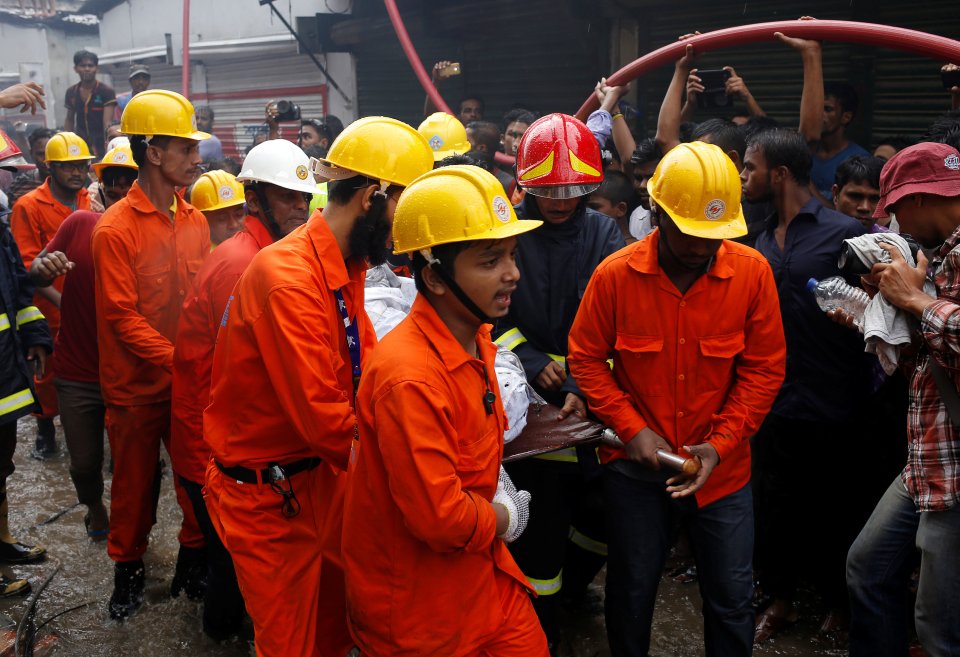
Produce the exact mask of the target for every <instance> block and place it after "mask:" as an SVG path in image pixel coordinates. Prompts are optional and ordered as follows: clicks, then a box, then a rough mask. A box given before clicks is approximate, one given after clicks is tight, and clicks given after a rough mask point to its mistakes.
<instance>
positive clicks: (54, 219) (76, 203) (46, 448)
mask: <svg viewBox="0 0 960 657" xmlns="http://www.w3.org/2000/svg"><path fill="white" fill-rule="evenodd" d="M44 157H45V158H46V161H47V166H48V167H49V169H50V176H49V177H48V178H47V179H46V181H44V183H43V184H42V185H40V187H38V188H36V189H35V190H33V191H32V192H29V193H28V194H24V195H23V196H21V197H20V198H19V199H17V203H16V204H15V205H14V206H13V213H12V214H11V216H10V230H11V231H12V232H13V237H14V239H16V240H17V246H19V247H20V255H22V256H23V266H24V267H25V268H26V269H27V271H29V270H30V263H32V262H33V259H34V258H36V257H37V254H38V253H40V251H41V250H42V249H43V247H45V246H46V245H47V243H48V242H49V241H50V240H51V239H53V236H54V235H55V234H56V232H57V229H58V228H60V224H62V223H63V220H64V219H66V218H67V216H68V215H69V214H70V213H71V212H75V211H77V210H87V209H89V208H90V198H89V196H88V194H87V190H86V187H87V170H88V169H89V168H90V161H91V160H92V159H93V156H92V155H90V149H89V148H87V143H86V142H85V141H83V139H81V138H80V137H79V136H77V135H75V134H74V133H72V132H61V133H58V134H55V135H53V136H52V137H51V138H50V140H49V141H48V142H47V146H46V149H45V151H44ZM62 291H63V280H60V281H58V282H56V283H54V285H53V286H51V287H48V288H42V289H40V290H38V291H37V294H36V298H35V299H34V303H35V304H36V306H37V308H39V309H40V312H41V313H42V314H43V316H44V317H46V319H47V324H48V326H49V327H50V334H51V335H53V336H55V335H56V334H57V331H58V330H59V328H60V293H61V292H62ZM48 365H49V366H48V367H47V368H46V370H45V372H46V373H45V374H44V376H43V378H38V379H37V380H36V386H37V397H38V401H39V403H40V406H41V408H42V409H43V410H42V411H41V412H40V413H39V414H38V415H36V418H37V439H36V445H35V447H34V450H33V452H31V454H32V455H33V456H34V457H35V458H38V459H44V458H47V457H49V456H52V455H53V454H55V453H56V452H57V443H56V429H55V428H54V426H53V418H55V417H56V416H57V414H58V413H59V409H58V407H57V391H56V388H55V387H54V385H53V378H54V365H55V364H54V363H52V362H51V363H48Z"/></svg>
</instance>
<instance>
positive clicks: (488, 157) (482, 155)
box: [467, 150, 494, 172]
mask: <svg viewBox="0 0 960 657" xmlns="http://www.w3.org/2000/svg"><path fill="white" fill-rule="evenodd" d="M467 157H469V158H470V159H471V160H473V165H474V166H478V167H480V168H481V169H483V170H484V171H490V172H492V171H493V165H494V161H493V153H491V152H490V151H478V150H472V151H467Z"/></svg>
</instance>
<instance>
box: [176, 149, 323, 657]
mask: <svg viewBox="0 0 960 657" xmlns="http://www.w3.org/2000/svg"><path fill="white" fill-rule="evenodd" d="M309 166H310V160H309V158H307V156H306V154H305V153H304V152H303V151H302V150H300V149H299V148H298V147H296V146H294V145H293V144H292V143H290V142H289V141H285V140H283V139H274V140H272V141H267V142H264V143H262V144H260V145H258V146H256V147H254V149H253V150H251V151H250V154H249V155H247V157H246V159H245V160H244V161H243V167H242V169H241V174H240V177H239V181H240V182H243V183H245V184H246V190H245V194H244V195H241V200H242V199H243V197H244V196H245V198H246V205H247V209H248V211H249V213H250V214H248V215H247V217H246V226H245V227H244V229H243V230H242V231H240V233H238V234H237V235H236V236H234V237H232V238H230V239H227V240H225V241H224V242H223V243H221V244H220V246H218V247H217V248H216V249H214V251H213V253H211V254H210V256H209V257H208V258H207V259H206V261H205V262H204V263H203V267H201V268H200V271H199V272H198V273H197V278H196V279H195V280H194V284H193V289H192V290H191V291H190V294H189V295H188V296H187V300H186V302H185V303H184V304H183V311H182V312H181V313H180V323H179V326H178V327H177V339H176V344H175V346H174V348H173V393H172V395H173V397H172V401H173V408H172V418H173V422H172V424H171V427H170V459H171V461H172V462H173V471H174V474H176V476H177V477H178V478H179V481H180V483H181V485H182V486H183V487H184V489H185V490H186V491H187V495H188V496H189V498H190V503H191V505H192V509H191V510H190V511H191V513H192V514H195V515H196V518H197V519H198V520H199V521H200V528H201V529H202V530H203V536H204V538H205V539H206V551H207V589H206V593H205V594H204V603H203V629H204V631H205V632H206V633H207V634H208V635H210V636H211V637H213V638H215V639H218V640H220V639H225V638H228V637H229V636H231V635H233V634H236V633H237V632H238V631H239V630H240V626H241V624H242V623H243V617H244V606H243V598H242V597H241V595H240V589H239V588H238V586H237V576H236V573H235V572H234V568H233V561H232V560H231V559H230V554H229V552H227V550H226V548H224V546H223V543H222V542H221V540H220V538H219V536H217V533H216V531H215V530H214V529H213V525H212V524H211V522H210V516H209V514H208V512H207V507H206V505H205V504H204V501H203V494H202V489H203V481H204V479H205V478H206V471H207V463H208V462H209V461H210V448H209V447H207V444H206V443H205V442H204V441H203V409H204V408H206V407H207V404H208V403H209V402H210V370H211V368H212V367H213V349H214V346H215V345H216V341H217V331H218V330H219V329H220V322H221V319H222V318H223V312H224V310H226V307H227V300H228V299H229V298H230V294H231V293H232V292H233V288H234V285H236V283H237V281H238V280H239V279H240V275H241V274H243V272H244V270H245V269H246V268H247V266H248V265H249V264H250V261H251V260H253V257H254V256H255V255H256V254H257V253H258V252H259V251H260V249H262V248H263V247H265V246H267V245H268V244H272V243H273V242H275V241H276V240H279V239H281V238H282V237H283V236H284V235H288V234H289V233H291V232H292V231H293V230H294V229H295V228H298V227H300V226H302V225H303V224H304V223H306V221H307V206H308V204H309V202H310V198H311V197H312V195H313V191H314V190H315V189H316V186H315V184H314V182H313V180H312V179H308V180H300V178H299V177H298V175H297V171H298V170H301V169H300V167H303V169H302V170H303V171H307V170H308V169H309ZM220 173H223V172H220ZM205 175H207V176H209V174H205ZM213 182H217V181H216V180H214V181H213ZM219 183H220V185H221V186H220V187H219V189H218V188H213V189H212V190H211V191H212V195H213V196H214V197H215V198H220V199H223V198H224V197H225V196H226V195H227V194H226V193H225V190H226V192H231V191H232V185H233V184H237V183H236V182H235V181H234V180H232V176H231V179H226V178H222V179H220V180H219ZM241 190H242V188H241ZM196 194H197V188H196V185H195V186H194V188H193V192H192V196H191V198H195V197H196ZM228 209H229V208H228ZM207 218H208V219H209V215H208V217H207ZM185 515H186V514H185Z"/></svg>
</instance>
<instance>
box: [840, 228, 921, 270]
mask: <svg viewBox="0 0 960 657" xmlns="http://www.w3.org/2000/svg"><path fill="white" fill-rule="evenodd" d="M900 237H902V238H903V239H904V241H905V242H906V243H907V246H908V247H910V253H911V255H913V261H914V262H916V261H917V254H918V253H919V252H920V243H919V242H917V240H915V239H913V238H912V237H910V236H909V235H905V234H903V233H900ZM837 266H838V267H840V271H842V272H843V273H844V274H846V275H847V276H866V275H867V274H869V273H870V271H871V269H872V268H871V267H868V266H867V265H866V264H865V263H864V262H863V260H861V259H860V257H859V256H858V255H857V252H856V250H855V249H854V248H853V247H851V246H850V244H849V243H848V242H846V241H844V243H843V248H842V249H841V251H840V259H839V260H838V261H837Z"/></svg>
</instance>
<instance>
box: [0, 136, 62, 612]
mask: <svg viewBox="0 0 960 657" xmlns="http://www.w3.org/2000/svg"><path fill="white" fill-rule="evenodd" d="M30 167H32V165H29V164H27V163H26V160H24V158H23V155H22V154H21V152H20V149H19V148H17V145H16V144H15V143H14V141H13V140H12V139H10V138H9V137H8V136H7V134H6V133H5V132H3V131H2V130H0V168H2V169H4V170H6V171H11V172H17V171H23V170H26V169H29V168H30ZM52 351H53V341H52V340H51V339H50V330H49V329H48V327H47V323H46V321H45V320H44V318H43V314H42V313H41V312H40V310H39V309H38V308H37V307H36V306H35V305H34V301H33V284H32V283H31V282H30V279H29V278H28V277H27V272H26V270H25V269H24V267H23V261H22V259H21V256H20V251H19V249H18V248H17V243H16V242H15V241H14V239H13V235H11V233H10V229H9V228H7V226H6V225H5V224H4V223H3V222H0V563H35V562H37V561H42V560H43V559H44V558H45V557H46V555H47V551H46V550H45V549H44V548H42V547H40V546H39V545H36V546H31V545H24V544H23V543H21V542H20V541H18V540H17V539H15V538H14V537H13V535H12V534H11V533H10V525H9V520H8V517H9V506H8V502H7V478H8V477H9V476H10V475H11V474H13V471H14V465H13V452H14V450H15V449H16V447H17V420H18V419H20V418H21V417H24V416H26V415H27V414H29V413H30V412H31V411H34V410H35V409H36V408H37V406H38V404H37V397H36V395H35V394H34V374H35V373H36V374H39V375H40V376H41V377H42V375H43V373H44V372H43V370H44V367H45V366H46V363H47V358H48V356H49V355H50V353H51V352H52ZM29 592H30V582H28V581H27V580H26V579H19V578H17V579H14V578H12V577H9V576H8V575H7V574H6V573H0V598H6V597H9V596H14V595H26V594H27V593H29Z"/></svg>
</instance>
